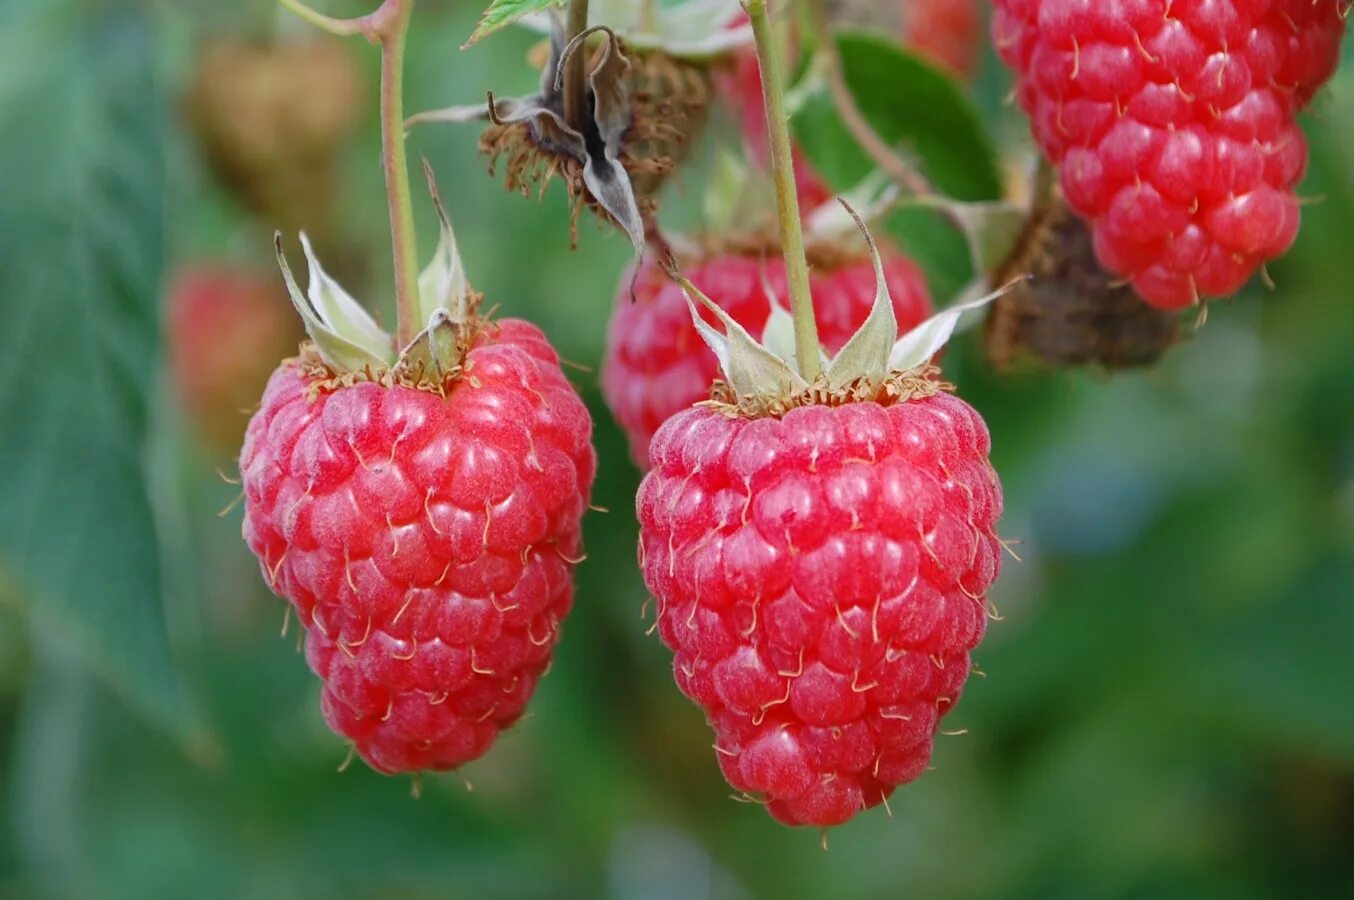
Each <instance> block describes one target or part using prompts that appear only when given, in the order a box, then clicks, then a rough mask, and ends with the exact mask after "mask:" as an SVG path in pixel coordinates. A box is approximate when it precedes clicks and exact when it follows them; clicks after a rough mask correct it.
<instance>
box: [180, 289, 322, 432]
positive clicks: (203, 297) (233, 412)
mask: <svg viewBox="0 0 1354 900" xmlns="http://www.w3.org/2000/svg"><path fill="white" fill-rule="evenodd" d="M285 296H286V294H285V292H283V291H282V290H281V287H280V285H279V284H278V283H277V276H276V275H264V274H262V273H259V272H255V271H253V270H250V269H247V268H242V267H239V266H232V265H226V264H212V263H200V264H195V265H192V266H188V267H185V268H183V269H182V270H180V271H179V272H178V273H176V274H175V276H174V280H173V283H172V284H171V286H170V289H169V295H168V309H167V310H166V322H165V324H166V328H167V331H168V345H169V364H170V371H171V372H172V374H173V381H174V388H175V392H176V393H177V394H178V395H179V400H180V402H181V403H182V405H183V408H184V410H185V412H187V413H188V417H189V419H190V421H191V422H192V425H193V430H194V432H195V433H196V434H197V436H198V437H199V438H200V439H201V440H202V441H203V443H204V445H205V446H206V447H208V448H209V449H211V450H212V451H216V452H225V451H227V450H229V452H230V455H231V456H233V455H234V452H235V450H236V448H238V447H239V444H240V438H241V437H242V436H243V435H244V428H245V423H246V422H248V421H249V420H248V418H247V417H246V415H245V411H246V410H248V409H250V408H251V407H252V406H253V405H254V403H255V401H257V399H258V396H259V393H260V392H261V391H262V390H263V386H264V385H265V384H266V383H267V382H268V376H269V374H271V373H272V370H273V368H274V367H275V366H276V365H277V361H278V360H280V359H282V358H283V357H285V356H287V355H288V354H289V353H290V352H291V351H293V350H295V349H296V342H297V341H298V340H299V339H300V337H301V329H300V326H299V324H298V323H297V322H296V319H295V318H294V317H293V316H291V315H290V314H289V313H288V312H287V306H286V304H285V302H283V298H285Z"/></svg>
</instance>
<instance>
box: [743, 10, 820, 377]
mask: <svg viewBox="0 0 1354 900" xmlns="http://www.w3.org/2000/svg"><path fill="white" fill-rule="evenodd" d="M743 9H744V11H745V12H747V14H748V19H749V20H750V21H751V23H752V36H753V40H754V41H755V42H756V46H757V64H758V66H759V67H760V68H761V73H762V100H763V102H764V103H765V105H766V125H767V134H768V136H769V138H770V145H771V176H772V179H773V181H774V182H775V186H776V215H777V217H778V218H779V220H780V240H781V247H782V250H783V253H784V255H785V280H786V287H787V288H788V290H789V294H790V314H791V316H792V317H793V319H794V326H795V359H796V361H797V362H798V364H799V374H800V375H801V376H803V378H804V380H805V381H809V382H812V381H813V380H814V379H816V378H817V377H818V376H819V375H820V374H821V373H822V365H821V363H820V362H819V354H820V353H821V352H822V351H821V350H820V349H819V343H818V325H817V323H816V322H815V321H814V318H813V296H812V294H811V293H810V291H809V263H808V259H807V257H806V256H805V255H804V228H803V224H802V223H801V222H800V218H799V195H798V192H797V191H796V190H795V173H794V161H793V158H792V156H791V150H790V117H789V115H788V114H787V113H786V111H785V84H784V80H783V77H782V75H781V70H780V61H779V59H778V58H777V52H776V38H775V34H774V32H773V31H772V28H771V18H770V14H769V13H768V12H767V8H766V0H743Z"/></svg>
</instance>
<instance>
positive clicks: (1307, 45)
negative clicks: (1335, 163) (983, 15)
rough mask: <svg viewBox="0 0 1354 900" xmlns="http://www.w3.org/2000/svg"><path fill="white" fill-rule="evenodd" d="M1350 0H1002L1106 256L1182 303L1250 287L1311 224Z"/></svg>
mask: <svg viewBox="0 0 1354 900" xmlns="http://www.w3.org/2000/svg"><path fill="white" fill-rule="evenodd" d="M1347 11H1348V3H1347V2H1345V0H1115V2H1091V0H996V3H995V14H994V16H993V20H992V32H993V37H994V40H995V42H996V45H997V50H998V52H999V53H1000V55H1001V57H1002V59H1004V60H1005V61H1006V62H1007V63H1008V64H1009V65H1010V66H1011V67H1012V68H1013V69H1014V70H1015V73H1016V94H1017V96H1018V98H1019V100H1020V104H1021V106H1022V107H1024V109H1025V111H1026V112H1027V113H1029V116H1030V120H1031V123H1032V127H1033V130H1034V136H1035V139H1036V141H1037V142H1038V143H1039V146H1040V147H1041V148H1042V149H1043V151H1044V152H1045V153H1046V154H1047V155H1048V157H1049V158H1050V159H1051V160H1052V161H1053V162H1054V163H1055V164H1057V165H1058V166H1060V167H1061V181H1062V187H1063V191H1064V193H1065V194H1066V197H1067V201H1068V203H1069V204H1070V205H1071V206H1072V208H1073V209H1074V210H1076V211H1077V212H1078V213H1080V214H1081V215H1082V216H1084V217H1086V218H1087V219H1088V220H1090V222H1091V223H1092V226H1093V231H1094V238H1095V247H1096V253H1097V256H1098V257H1099V259H1100V262H1101V263H1102V264H1103V265H1104V266H1105V268H1107V269H1109V270H1111V271H1113V272H1115V273H1116V274H1118V275H1120V276H1122V277H1124V278H1127V279H1129V280H1131V282H1132V283H1133V286H1134V287H1135V288H1136V289H1137V291H1138V293H1139V294H1140V295H1141V296H1142V297H1143V298H1144V299H1145V300H1147V301H1148V302H1149V303H1152V304H1154V305H1156V306H1159V307H1162V308H1164V309H1179V308H1182V307H1185V306H1189V305H1190V304H1193V303H1196V302H1198V301H1199V300H1200V299H1201V298H1207V297H1224V296H1228V295H1231V294H1234V293H1236V291H1238V290H1239V289H1240V288H1241V287H1242V286H1243V285H1244V284H1245V283H1246V281H1247V280H1248V279H1249V278H1250V276H1251V275H1252V274H1253V273H1254V272H1255V270H1256V269H1257V268H1258V267H1259V266H1261V265H1262V264H1264V263H1265V262H1266V261H1267V260H1270V259H1273V258H1275V257H1277V256H1279V255H1281V254H1282V253H1284V252H1285V251H1286V250H1287V249H1288V247H1289V246H1291V245H1292V243H1293V240H1294V239H1295V238H1296V236H1297V232H1298V224H1299V219H1300V214H1299V211H1298V200H1297V197H1296V195H1295V193H1294V192H1295V189H1296V187H1297V184H1298V182H1299V181H1301V179H1302V176H1303V173H1304V171H1305V169H1306V164H1307V145H1306V141H1305V139H1304V138H1303V134H1302V131H1301V129H1300V128H1299V127H1298V124H1297V122H1296V118H1295V117H1296V115H1297V113H1298V112H1299V111H1300V110H1301V109H1302V108H1303V107H1304V106H1305V105H1306V104H1307V102H1308V101H1309V100H1310V99H1311V97H1312V95H1313V94H1314V93H1315V92H1316V90H1317V89H1318V88H1320V86H1321V85H1322V84H1323V83H1324V82H1325V81H1326V80H1327V79H1328V78H1329V77H1330V76H1331V74H1332V73H1333V72H1334V70H1335V66H1336V63H1337V61H1338V53H1339V44H1340V38H1341V35H1342V34H1343V32H1344V15H1345V13H1346V12H1347Z"/></svg>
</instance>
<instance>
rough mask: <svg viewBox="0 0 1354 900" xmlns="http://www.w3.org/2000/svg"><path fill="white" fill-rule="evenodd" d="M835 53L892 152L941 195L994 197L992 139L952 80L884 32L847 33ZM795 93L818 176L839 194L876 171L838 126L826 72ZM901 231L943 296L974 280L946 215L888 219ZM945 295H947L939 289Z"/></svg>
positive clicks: (810, 73)
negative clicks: (898, 155) (910, 165)
mask: <svg viewBox="0 0 1354 900" xmlns="http://www.w3.org/2000/svg"><path fill="white" fill-rule="evenodd" d="M836 40H837V49H838V52H839V54H840V55H841V60H842V67H843V72H844V75H845V76H846V82H847V85H848V86H849V87H850V88H851V92H852V93H853V94H854V95H855V98H856V103H857V105H858V106H859V107H860V110H861V113H862V115H864V117H865V119H866V120H867V121H868V122H869V123H870V125H871V126H873V127H874V129H875V131H876V132H877V133H878V134H879V136H880V137H881V138H883V140H884V141H885V142H886V143H888V144H889V145H890V146H893V147H896V148H897V149H898V151H899V152H900V153H902V154H903V155H905V156H906V157H907V158H909V159H911V160H913V161H914V162H915V164H916V165H917V166H918V168H919V169H920V170H921V171H922V173H923V174H924V175H925V176H926V178H927V179H928V180H929V181H930V182H931V184H932V185H934V186H935V188H936V189H937V190H938V191H939V192H940V193H942V194H944V195H946V196H948V197H950V198H953V199H955V200H964V201H971V202H976V201H985V200H997V199H999V198H1000V197H1001V193H1002V177H1001V171H1000V169H999V168H998V164H997V154H996V151H995V149H994V148H993V145H992V141H991V139H990V137H989V136H988V134H987V132H986V130H985V129H984V127H983V124H982V120H981V118H980V117H979V115H978V113H977V111H976V110H975V109H974V107H973V105H972V104H971V103H970V102H969V100H968V99H967V98H966V97H965V96H964V94H963V93H962V92H961V91H960V89H959V88H958V87H957V86H956V85H955V83H954V81H953V80H952V79H951V78H950V77H949V76H947V75H945V74H944V73H943V72H941V71H940V70H939V69H936V68H935V67H934V66H932V65H931V64H930V63H927V62H925V61H924V60H922V59H920V58H918V57H916V56H914V55H912V54H910V53H908V52H907V51H905V50H903V49H902V48H901V47H899V46H898V45H897V44H895V43H893V42H892V41H890V40H889V39H888V38H886V37H883V36H882V35H878V34H872V33H865V32H853V31H842V32H839V33H838V34H837V38H836ZM804 79H805V80H803V81H801V83H800V84H799V85H798V86H797V87H796V89H795V96H796V106H797V108H796V110H795V113H794V118H793V121H792V125H793V126H794V131H795V137H796V139H797V140H798V142H799V144H800V146H802V147H803V149H804V152H805V154H806V155H807V156H808V159H809V161H810V162H811V163H812V164H813V167H814V168H815V169H816V170H817V172H818V173H819V174H820V175H821V176H822V177H823V178H825V179H826V180H827V182H828V184H829V186H831V187H832V189H833V190H836V191H846V190H849V189H850V188H851V187H852V186H854V185H856V184H858V183H859V182H860V181H861V179H862V178H864V177H865V176H866V175H868V174H869V173H870V172H871V171H872V170H873V169H874V168H875V166H874V163H873V161H872V160H871V159H870V157H869V156H868V155H867V154H866V153H865V151H864V150H862V149H861V148H860V145H859V144H858V143H857V142H856V140H855V138H854V137H852V136H851V133H850V131H848V130H847V128H846V126H845V125H843V124H842V121H841V118H840V117H839V116H838V115H837V109H836V106H835V105H834V103H833V102H832V97H831V95H830V92H829V91H828V88H827V85H826V83H825V82H824V80H823V77H822V75H821V73H819V72H817V71H816V70H815V68H814V67H812V66H810V67H808V68H807V69H806V72H805V75H804ZM890 226H891V227H890V229H889V230H890V232H891V233H893V234H895V235H896V236H897V237H898V238H899V239H900V240H901V241H902V243H903V245H904V246H905V247H906V248H907V250H908V251H909V252H910V253H911V255H912V256H913V257H914V258H915V259H917V260H918V262H919V263H920V264H921V265H922V266H923V268H925V270H926V274H927V277H928V279H929V280H930V281H931V283H932V285H933V288H937V293H948V292H950V291H951V290H953V289H955V288H957V287H958V286H959V285H962V284H964V283H965V282H967V281H968V280H969V278H970V276H971V275H972V269H971V265H970V262H969V253H968V251H967V247H966V244H965V241H964V238H963V236H962V235H959V234H957V233H955V231H954V229H953V227H951V226H950V225H949V223H948V222H947V221H946V220H945V218H944V216H943V214H942V213H940V212H938V211H935V210H922V209H907V210H903V211H901V212H900V213H898V214H897V215H895V216H893V217H891V221H890ZM941 288H943V291H942V290H940V289H941Z"/></svg>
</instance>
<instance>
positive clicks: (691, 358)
mask: <svg viewBox="0 0 1354 900" xmlns="http://www.w3.org/2000/svg"><path fill="white" fill-rule="evenodd" d="M824 263H830V264H823V265H819V266H818V267H816V268H815V269H814V270H813V274H812V283H811V289H812V292H813V297H814V306H815V311H816V312H817V316H818V328H819V336H820V337H821V339H822V341H823V344H824V346H825V347H826V348H827V349H828V350H829V352H834V353H835V352H836V351H837V350H838V349H839V348H840V347H841V345H842V344H844V343H846V340H847V338H849V337H850V336H851V334H852V333H853V332H854V331H855V330H856V328H858V327H860V324H861V323H862V322H863V321H865V317H866V316H867V315H868V314H869V312H870V305H871V303H873V302H874V293H875V278H874V269H873V267H872V265H871V263H870V260H869V258H868V257H866V256H864V255H863V254H862V255H855V254H852V255H851V256H850V258H848V259H844V260H824ZM684 268H685V271H686V274H687V276H688V277H690V279H691V280H692V281H693V282H694V283H695V284H696V286H697V287H699V288H700V289H701V290H702V291H703V292H705V293H706V294H708V295H710V296H711V297H713V298H715V299H716V302H718V303H719V304H720V305H721V306H722V307H723V308H724V309H725V310H727V311H728V313H729V314H730V315H731V316H733V318H734V319H735V320H737V321H738V322H739V324H741V325H743V326H744V327H745V328H747V329H749V330H750V331H751V332H752V333H753V334H754V335H756V334H760V333H761V329H762V327H763V326H764V325H765V323H766V317H767V315H768V314H769V313H770V311H771V307H770V303H769V301H768V300H767V297H766V293H765V284H769V285H770V287H771V289H772V291H773V292H774V293H775V296H776V298H777V300H778V302H779V303H780V305H781V306H782V307H788V304H789V300H788V294H787V288H786V283H785V263H784V260H783V259H782V258H781V257H780V256H779V255H772V256H768V257H766V258H763V256H762V255H761V254H760V253H743V254H739V253H715V254H711V255H709V256H708V257H707V258H705V259H703V260H701V261H700V262H698V263H696V264H693V265H689V266H687V267H684ZM763 273H764V275H763ZM885 275H886V278H887V281H888V288H889V293H890V294H891V295H892V298H893V307H894V314H895V315H896V317H897V319H898V325H899V333H903V332H906V331H907V330H909V329H911V328H912V327H913V326H914V325H916V324H918V323H919V322H921V321H922V320H923V319H925V318H926V317H927V316H928V315H930V312H931V297H930V292H929V291H928V290H927V287H926V281H925V278H924V277H923V275H922V273H921V271H920V270H919V269H918V268H917V267H916V265H915V264H914V263H913V262H912V261H911V260H909V259H908V258H907V257H905V256H902V255H899V254H892V255H890V256H889V258H888V260H887V262H886V264H885ZM763 277H765V284H764V282H763ZM629 286H630V277H629V275H628V274H627V275H626V276H625V277H623V278H622V279H621V288H620V293H619V296H618V297H617V300H616V309H615V312H614V313H613V315H612V318H611V325H610V328H609V330H608V334H607V350H606V354H605V356H604V358H603V362H602V393H603V395H604V396H605V398H606V401H607V405H608V406H609V407H610V408H611V411H612V413H613V414H614V415H615V417H616V420H617V421H618V422H619V423H620V425H621V427H622V428H623V429H625V432H626V435H627V436H628V437H629V440H630V455H631V457H632V458H633V459H634V460H635V463H636V465H638V466H639V467H640V468H641V469H643V468H647V464H648V459H649V440H650V438H652V437H653V434H654V432H655V431H656V430H657V429H658V427H659V426H660V425H662V424H663V422H664V421H666V420H667V419H668V418H669V417H670V416H672V415H674V414H676V413H677V412H679V411H680V410H682V409H685V408H686V407H688V406H690V405H691V404H693V403H696V402H698V401H700V400H704V399H706V398H707V397H708V396H709V395H710V385H711V383H712V382H713V381H714V380H715V379H716V378H718V377H719V365H718V363H717V361H716V360H715V356H714V354H713V353H711V352H710V350H709V349H708V348H707V347H706V346H705V345H704V344H703V343H702V342H701V339H700V337H699V336H698V335H697V333H696V328H695V326H694V325H693V324H692V322H691V317H690V314H689V313H688V311H687V305H686V300H685V299H684V298H683V296H682V290H681V288H680V287H678V286H677V285H675V284H673V283H672V282H671V281H670V280H669V279H668V277H667V276H666V275H665V274H664V273H663V271H662V269H661V268H660V267H659V266H658V264H657V263H656V262H655V261H654V260H653V259H652V258H649V259H647V260H646V261H645V262H644V263H643V264H642V266H641V269H640V272H639V276H638V278H637V279H636V284H635V294H636V299H635V300H634V301H633V302H632V301H631V299H630V291H629Z"/></svg>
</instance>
